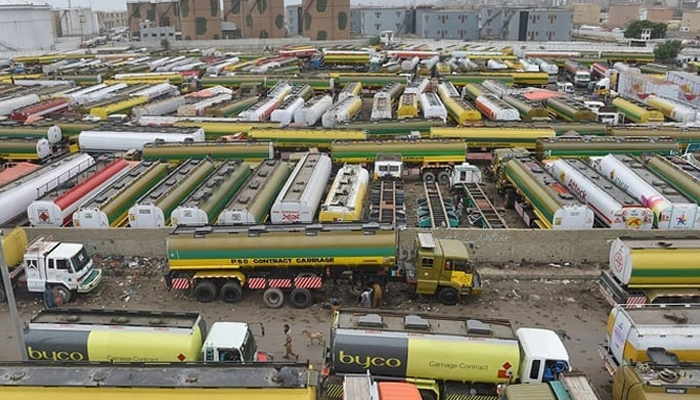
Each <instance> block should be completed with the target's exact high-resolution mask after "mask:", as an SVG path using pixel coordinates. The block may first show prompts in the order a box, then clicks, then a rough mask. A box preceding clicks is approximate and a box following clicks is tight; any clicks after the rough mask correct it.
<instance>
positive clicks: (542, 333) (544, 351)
mask: <svg viewBox="0 0 700 400" xmlns="http://www.w3.org/2000/svg"><path fill="white" fill-rule="evenodd" d="M516 335H517V336H518V341H519V342H520V352H521V353H522V361H521V362H522V364H521V366H520V371H521V372H520V383H539V382H550V381H555V380H558V379H559V376H560V375H561V374H562V373H564V372H567V371H570V370H571V367H570V366H569V353H568V352H567V351H566V347H564V343H562V341H561V339H560V338H559V336H557V334H556V333H555V332H554V331H551V330H548V329H537V328H520V329H518V330H517V331H516Z"/></svg>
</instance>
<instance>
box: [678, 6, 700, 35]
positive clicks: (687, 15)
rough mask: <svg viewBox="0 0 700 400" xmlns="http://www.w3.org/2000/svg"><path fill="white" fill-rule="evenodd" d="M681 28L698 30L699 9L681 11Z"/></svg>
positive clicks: (699, 24) (699, 29)
mask: <svg viewBox="0 0 700 400" xmlns="http://www.w3.org/2000/svg"><path fill="white" fill-rule="evenodd" d="M681 30H683V31H686V32H700V10H698V11H685V12H684V13H683V19H682V20H681Z"/></svg>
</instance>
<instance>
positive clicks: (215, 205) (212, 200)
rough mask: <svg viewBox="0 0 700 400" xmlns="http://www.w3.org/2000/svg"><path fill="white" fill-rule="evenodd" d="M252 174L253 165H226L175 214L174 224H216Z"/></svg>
mask: <svg viewBox="0 0 700 400" xmlns="http://www.w3.org/2000/svg"><path fill="white" fill-rule="evenodd" d="M250 174H251V169H250V165H248V164H246V163H241V162H239V161H233V160H227V161H225V162H224V163H223V164H221V165H220V166H219V167H218V168H217V169H216V171H214V173H212V174H211V175H210V176H209V177H208V178H207V179H206V180H205V181H204V182H202V184H201V185H199V187H197V188H196V189H195V190H194V191H193V192H192V193H191V194H190V195H189V196H187V198H186V199H185V200H184V201H183V202H182V203H181V204H180V205H179V206H177V207H176V208H175V210H173V212H172V214H171V215H170V224H171V225H172V226H178V225H200V224H203V225H206V224H213V223H214V222H215V221H216V219H217V218H218V216H219V214H220V213H221V211H222V210H223V209H224V206H226V204H227V203H228V202H229V201H230V200H231V198H232V197H233V195H234V194H235V193H236V192H237V191H238V190H239V189H240V188H241V186H242V185H243V183H244V182H245V180H246V179H247V178H248V177H249V176H250Z"/></svg>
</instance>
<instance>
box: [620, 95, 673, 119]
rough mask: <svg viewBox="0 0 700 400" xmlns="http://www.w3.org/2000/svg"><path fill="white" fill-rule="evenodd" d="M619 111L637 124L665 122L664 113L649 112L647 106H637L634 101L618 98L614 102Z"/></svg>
mask: <svg viewBox="0 0 700 400" xmlns="http://www.w3.org/2000/svg"><path fill="white" fill-rule="evenodd" d="M612 104H613V105H614V106H615V107H617V110H618V111H619V112H621V113H622V114H624V116H625V118H627V119H628V120H630V121H632V122H634V123H636V124H646V123H649V122H657V123H661V122H664V115H663V113H661V112H659V111H656V110H649V109H647V108H646V106H643V105H639V104H635V103H633V102H632V101H629V100H625V99H623V98H622V97H618V98H616V99H614V100H613V101H612Z"/></svg>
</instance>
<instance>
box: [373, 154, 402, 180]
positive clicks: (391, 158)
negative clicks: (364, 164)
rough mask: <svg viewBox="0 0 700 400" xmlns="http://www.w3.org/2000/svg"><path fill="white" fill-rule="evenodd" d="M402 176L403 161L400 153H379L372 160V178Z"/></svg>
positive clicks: (397, 177)
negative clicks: (373, 160)
mask: <svg viewBox="0 0 700 400" xmlns="http://www.w3.org/2000/svg"><path fill="white" fill-rule="evenodd" d="M402 176H403V161H402V157H401V154H397V153H379V154H377V159H376V160H375V162H374V173H373V178H372V179H378V178H390V179H392V178H393V179H401V177H402Z"/></svg>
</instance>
